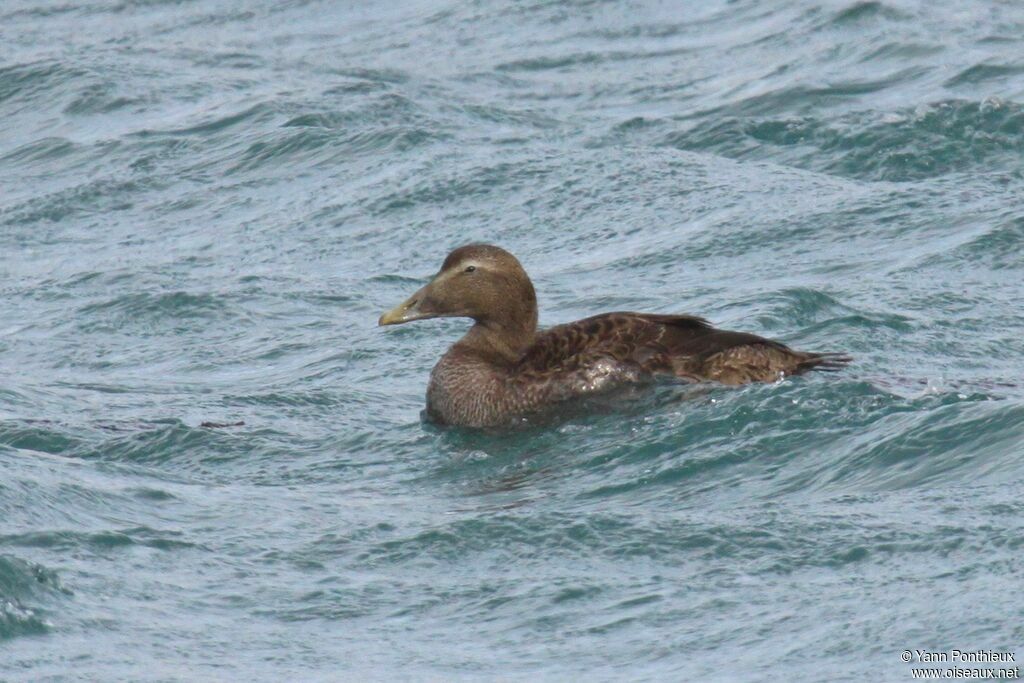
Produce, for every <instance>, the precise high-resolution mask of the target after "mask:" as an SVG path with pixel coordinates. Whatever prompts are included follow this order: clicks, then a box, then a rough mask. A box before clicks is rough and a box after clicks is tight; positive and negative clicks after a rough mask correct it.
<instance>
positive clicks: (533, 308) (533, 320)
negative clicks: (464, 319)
mask: <svg viewBox="0 0 1024 683" xmlns="http://www.w3.org/2000/svg"><path fill="white" fill-rule="evenodd" d="M522 303H523V306H521V307H518V306H517V307H515V308H516V309H518V310H509V308H510V307H506V309H505V310H504V311H503V313H504V315H501V316H495V317H488V318H483V319H479V320H477V321H476V324H475V325H473V327H471V328H470V329H469V332H467V333H466V335H465V336H464V337H463V338H462V339H460V340H459V342H458V345H459V346H460V347H462V348H464V349H469V350H472V351H475V352H476V353H478V354H480V355H482V356H484V357H487V358H493V359H494V360H500V361H502V362H504V363H506V364H509V365H511V364H513V363H515V362H516V361H517V360H519V359H520V358H521V357H522V356H523V354H524V353H525V352H526V350H527V349H528V348H530V346H532V345H533V341H534V338H535V337H536V335H537V305H536V303H535V302H529V301H524V302H522Z"/></svg>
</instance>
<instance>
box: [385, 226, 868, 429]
mask: <svg viewBox="0 0 1024 683" xmlns="http://www.w3.org/2000/svg"><path fill="white" fill-rule="evenodd" d="M440 317H460V318H472V319H473V320H474V325H473V327H471V328H470V329H469V332H467V333H466V335H465V336H464V337H463V338H462V339H460V340H459V341H457V342H455V344H453V345H452V347H451V348H450V349H448V352H447V353H445V354H444V355H443V356H442V357H441V360H440V361H438V363H437V365H435V366H434V370H433V372H431V373H430V384H429V386H428V387H427V415H428V417H430V418H431V419H432V420H434V421H436V422H440V423H443V424H450V425H460V426H466V427H487V426H498V425H503V424H508V423H510V422H513V421H516V420H519V419H521V418H523V417H525V416H528V415H530V414H534V413H538V412H542V411H544V410H545V409H548V408H552V407H554V406H556V405H558V404H562V403H564V402H566V401H571V400H573V399H583V398H586V397H590V396H594V395H596V394H601V393H604V392H608V391H611V390H613V389H616V388H623V387H628V386H630V385H637V384H642V383H646V382H650V381H652V380H653V379H654V378H655V377H657V376H671V377H677V378H680V379H683V380H686V381H691V382H701V381H713V382H720V383H722V384H746V383H748V382H771V381H775V380H777V379H780V378H781V377H784V376H786V375H796V374H800V373H803V372H806V371H808V370H837V369H839V368H841V367H842V366H843V365H844V364H846V363H847V362H849V360H850V359H849V358H848V357H846V356H843V355H840V354H834V353H807V352H803V351H794V350H792V349H790V348H789V347H787V346H786V345H785V344H782V343H780V342H777V341H772V340H770V339H765V338H764V337H759V336H757V335H755V334H747V333H745V332H729V331H727V330H717V329H715V328H714V327H712V326H711V324H710V323H708V322H707V321H706V320H704V319H702V318H696V317H693V316H688V315H659V314H654V313H602V314H601V315H595V316H593V317H590V318H584V319H583V320H577V321H576V322H572V323H567V324H565V325H557V326H555V327H552V328H550V329H547V330H538V329H537V296H536V294H535V293H534V290H533V283H531V282H530V278H529V277H528V276H527V275H526V271H524V270H523V267H522V265H520V263H519V261H518V260H517V259H516V257H515V256H513V255H512V254H510V253H508V252H507V251H505V250H504V249H501V248H499V247H495V246H491V245H488V244H470V245H466V246H464V247H459V248H458V249H456V250H455V251H453V252H452V253H450V254H448V258H446V259H445V260H444V264H443V265H442V266H441V270H440V271H439V272H438V273H437V275H435V276H434V277H433V279H432V280H431V281H430V282H429V283H428V284H427V285H426V286H424V287H423V288H422V289H420V290H419V291H418V292H416V293H415V294H413V295H412V296H411V297H409V298H408V299H406V300H405V301H404V302H403V303H401V304H399V305H398V306H397V307H395V308H394V309H392V310H390V311H388V312H387V313H385V314H384V315H382V316H381V317H380V321H379V324H381V325H400V324H402V323H407V322H411V321H413V320H423V319H425V318H440Z"/></svg>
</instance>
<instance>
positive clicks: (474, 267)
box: [462, 266, 476, 273]
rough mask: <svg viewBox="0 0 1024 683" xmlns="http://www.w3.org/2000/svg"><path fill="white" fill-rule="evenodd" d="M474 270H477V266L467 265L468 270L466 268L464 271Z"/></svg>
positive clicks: (470, 271)
mask: <svg viewBox="0 0 1024 683" xmlns="http://www.w3.org/2000/svg"><path fill="white" fill-rule="evenodd" d="M474 270H476V266H466V270H464V271H462V272H464V273H472V272H473V271H474Z"/></svg>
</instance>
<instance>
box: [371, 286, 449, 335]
mask: <svg viewBox="0 0 1024 683" xmlns="http://www.w3.org/2000/svg"><path fill="white" fill-rule="evenodd" d="M429 286H430V285H427V287H429ZM427 287H424V288H423V289H421V290H419V291H418V292H416V293H415V294H413V295H412V296H410V297H409V298H408V299H406V300H405V301H403V302H402V303H400V304H398V305H397V306H395V307H394V308H392V309H391V310H390V311H388V312H387V313H385V314H384V315H382V316H381V317H380V320H378V321H377V324H378V325H401V324H402V323H409V322H412V321H413V320H423V319H424V318H436V317H437V314H436V313H432V312H430V311H426V310H423V306H422V304H423V300H424V297H425V294H426V290H427Z"/></svg>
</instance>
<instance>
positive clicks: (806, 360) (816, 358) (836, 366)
mask: <svg viewBox="0 0 1024 683" xmlns="http://www.w3.org/2000/svg"><path fill="white" fill-rule="evenodd" d="M799 355H800V356H801V357H800V358H799V360H797V363H796V366H795V367H794V369H793V370H792V374H794V375H801V374H803V373H805V372H809V371H811V370H816V371H819V372H839V371H840V370H842V369H843V368H845V367H846V366H847V365H849V364H850V363H852V362H853V357H852V356H848V355H846V354H845V353H807V352H800V353H799Z"/></svg>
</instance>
